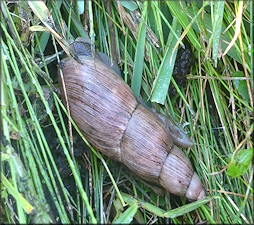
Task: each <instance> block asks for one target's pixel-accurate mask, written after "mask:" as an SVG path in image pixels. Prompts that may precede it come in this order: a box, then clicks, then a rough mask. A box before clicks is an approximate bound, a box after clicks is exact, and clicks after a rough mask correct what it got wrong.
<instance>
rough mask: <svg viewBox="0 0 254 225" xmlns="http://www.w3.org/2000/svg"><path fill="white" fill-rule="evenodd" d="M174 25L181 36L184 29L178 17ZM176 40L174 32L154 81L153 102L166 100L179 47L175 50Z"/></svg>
mask: <svg viewBox="0 0 254 225" xmlns="http://www.w3.org/2000/svg"><path fill="white" fill-rule="evenodd" d="M172 27H173V28H174V30H175V32H176V34H177V35H178V36H180V34H181V31H182V29H181V25H180V23H178V21H177V19H176V18H174V19H173V22H172ZM176 42H177V39H176V38H175V36H174V35H173V34H172V33H170V35H169V38H168V48H167V50H166V53H165V56H164V58H163V60H162V63H161V66H160V68H159V71H158V75H157V77H156V79H155V81H154V83H153V88H152V96H151V101H152V102H157V103H160V104H164V102H165V99H166V96H167V93H168V87H169V83H170V80H171V76H172V73H173V69H174V64H175V59H176V54H177V49H176V50H175V51H174V52H173V49H174V47H175V45H176Z"/></svg>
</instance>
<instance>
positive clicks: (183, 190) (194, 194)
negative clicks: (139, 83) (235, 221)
mask: <svg viewBox="0 0 254 225" xmlns="http://www.w3.org/2000/svg"><path fill="white" fill-rule="evenodd" d="M80 44H81V45H82V43H80ZM77 46H78V45H77ZM79 47H82V46H79ZM79 49H80V48H79ZM76 53H77V52H76ZM81 53H82V51H81ZM61 69H62V72H63V78H64V83H65V89H66V93H67V98H68V103H69V108H70V112H71V116H72V118H73V119H74V121H75V122H76V124H77V125H78V126H79V128H80V129H81V130H82V132H83V133H84V135H85V137H86V138H87V140H88V141H89V142H90V143H91V144H92V145H93V146H94V147H96V149H98V150H99V151H100V152H102V153H103V154H105V155H106V156H108V157H110V158H111V159H113V160H116V161H119V162H122V163H124V164H125V165H126V166H127V167H128V168H129V169H130V170H131V171H133V172H134V173H135V174H137V175H138V176H140V177H142V178H143V179H144V180H147V181H149V182H152V183H154V184H156V185H160V186H161V187H163V188H164V189H165V190H167V191H169V192H170V193H173V194H175V195H179V196H186V197H187V198H188V199H189V200H197V199H201V198H203V197H205V192H204V189H203V186H202V184H201V181H200V179H199V177H198V176H197V174H196V173H195V172H194V170H193V167H192V165H191V163H190V161H189V159H188V158H187V157H186V156H185V155H184V153H183V152H182V151H181V150H180V149H179V148H178V147H177V146H176V145H175V143H174V142H173V140H172V138H171V135H170V132H169V131H168V129H167V128H166V126H165V121H163V120H162V119H161V118H159V116H157V115H156V113H154V112H152V111H151V110H149V109H148V108H146V107H144V106H143V105H142V104H140V103H139V102H138V101H137V99H136V97H135V96H134V95H133V93H132V91H131V89H130V87H129V86H128V85H127V84H126V83H125V82H124V81H123V80H122V78H121V77H119V76H118V75H117V74H116V73H115V72H114V71H113V70H112V69H111V68H110V67H109V66H107V65H105V64H104V63H103V62H102V61H101V60H100V59H99V58H98V57H92V55H91V54H89V53H88V54H87V53H86V54H83V53H82V54H80V53H79V54H78V62H77V61H74V60H71V59H69V58H66V59H64V60H63V61H62V66H61ZM62 98H63V100H64V94H63V93H62Z"/></svg>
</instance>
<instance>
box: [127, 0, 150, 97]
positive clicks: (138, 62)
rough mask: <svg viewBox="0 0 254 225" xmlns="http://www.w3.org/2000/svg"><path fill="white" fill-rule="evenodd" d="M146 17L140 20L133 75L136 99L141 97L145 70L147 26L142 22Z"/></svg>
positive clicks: (143, 13)
mask: <svg viewBox="0 0 254 225" xmlns="http://www.w3.org/2000/svg"><path fill="white" fill-rule="evenodd" d="M147 4H148V3H147V2H145V3H144V10H143V12H142V15H145V16H146V12H147ZM145 16H143V17H142V18H143V19H141V20H140V24H139V32H138V40H137V47H136V52H135V60H134V66H133V75H132V80H131V89H132V91H133V93H134V95H135V96H136V97H139V94H140V88H141V80H142V74H143V68H144V51H145V38H146V25H145V24H144V23H143V22H142V21H145Z"/></svg>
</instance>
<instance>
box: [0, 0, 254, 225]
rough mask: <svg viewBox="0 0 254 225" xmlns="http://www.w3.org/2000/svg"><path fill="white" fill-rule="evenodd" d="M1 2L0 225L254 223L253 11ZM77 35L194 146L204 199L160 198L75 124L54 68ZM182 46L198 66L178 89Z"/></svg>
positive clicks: (240, 4)
mask: <svg viewBox="0 0 254 225" xmlns="http://www.w3.org/2000/svg"><path fill="white" fill-rule="evenodd" d="M0 4H1V12H2V17H1V29H2V40H1V74H2V77H1V117H2V120H1V121H2V135H1V149H2V151H1V199H2V201H1V214H2V216H1V223H6V224H7V223H28V222H33V223H49V222H58V223H74V222H75V223H149V224H153V223H155V224H165V223H175V224H182V223H186V224H193V223H218V224H220V223H224V224H225V223H226V224H229V223H233V224H235V223H237V224H245V223H247V224H253V222H254V221H253V214H252V212H253V160H252V159H253V142H252V139H251V134H252V132H253V118H252V115H253V96H252V93H253V92H252V91H253V17H252V14H253V2H252V1H204V2H202V1H132V0H131V1H114V0H111V1H103V0H95V1H75V0H73V1H67V0H58V1H6V0H5V1H1V3H0ZM77 37H85V38H87V37H89V38H90V39H91V42H92V43H94V44H95V46H96V47H97V48H98V50H99V51H101V52H105V53H106V54H108V55H109V56H110V57H111V58H112V60H114V61H116V62H117V63H118V64H119V66H120V68H121V70H122V73H123V75H124V80H125V82H127V83H128V84H129V85H130V86H131V88H132V90H133V92H134V93H135V95H136V96H141V98H142V99H144V100H145V101H147V102H148V104H150V106H153V107H154V108H156V110H157V111H160V112H161V113H163V114H165V115H167V116H169V117H170V118H171V119H172V120H173V121H175V122H176V123H178V124H180V126H181V127H182V129H183V130H184V131H185V132H186V133H187V134H188V135H189V136H190V138H191V139H192V140H193V142H194V146H193V147H191V148H188V149H184V150H183V151H184V152H185V154H186V155H188V157H189V158H190V160H191V162H192V164H193V166H194V168H195V170H196V172H197V173H198V175H199V177H200V178H201V180H202V182H203V184H204V187H205V190H206V194H207V197H206V198H205V199H203V200H200V201H197V202H193V203H190V202H187V201H186V199H185V198H184V197H181V198H180V197H175V196H172V195H170V194H169V193H163V194H158V190H156V189H155V187H151V186H150V185H149V184H147V183H146V182H144V181H142V180H141V179H139V178H137V177H136V176H135V175H133V174H130V172H129V171H128V170H127V169H126V168H125V167H124V166H122V165H120V164H119V163H116V162H114V161H112V160H110V159H109V158H107V157H106V156H103V155H101V154H100V153H99V152H98V151H97V150H96V149H94V148H93V147H92V146H90V145H89V143H88V142H87V140H86V137H84V136H83V135H82V133H81V132H80V130H79V129H78V127H77V126H76V124H75V123H74V122H73V121H72V120H71V119H70V120H68V119H67V118H68V110H66V109H65V107H64V106H63V104H62V101H61V100H60V96H59V91H58V89H59V84H58V78H57V64H59V62H60V59H61V58H62V57H64V54H67V55H69V56H71V54H70V52H69V48H68V46H69V44H68V43H69V40H71V39H72V40H74V39H75V38H77ZM184 40H188V42H189V43H190V45H191V48H192V51H193V54H194V58H195V64H194V66H193V67H192V69H191V73H190V74H188V75H187V84H186V86H184V87H180V86H179V87H178V84H177V83H176V82H175V80H174V78H173V77H172V71H173V68H174V63H175V58H176V54H177V49H178V47H179V46H181V45H183V41H184ZM172 84H173V85H174V87H175V89H176V91H177V92H176V94H175V95H174V96H170V95H169V93H168V87H169V85H172ZM87 146H88V147H87Z"/></svg>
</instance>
